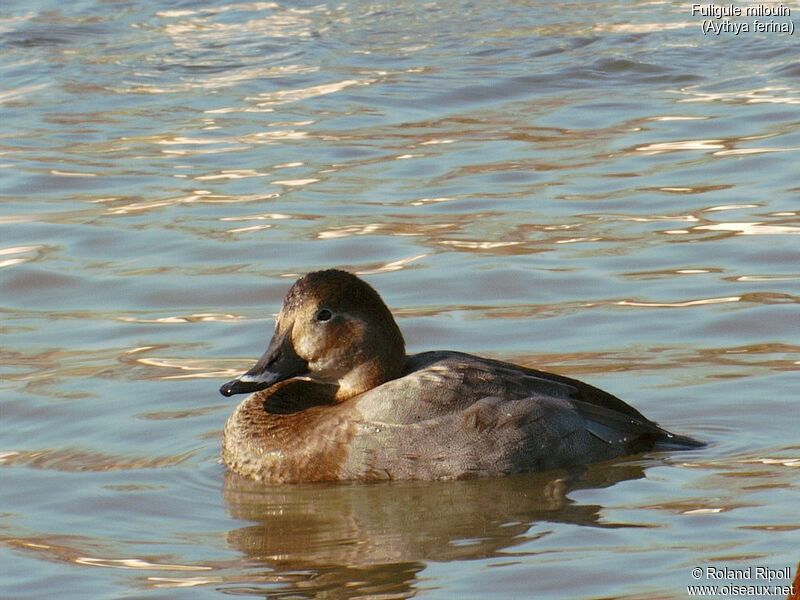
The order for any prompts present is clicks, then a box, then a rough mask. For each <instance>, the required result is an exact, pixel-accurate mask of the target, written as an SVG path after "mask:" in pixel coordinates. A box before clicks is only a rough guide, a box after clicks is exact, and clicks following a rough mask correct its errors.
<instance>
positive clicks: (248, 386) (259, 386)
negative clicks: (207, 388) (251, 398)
mask: <svg viewBox="0 0 800 600" xmlns="http://www.w3.org/2000/svg"><path fill="white" fill-rule="evenodd" d="M270 385H271V382H268V381H242V380H241V379H234V380H233V381H229V382H228V383H224V384H222V387H221V388H219V393H220V394H222V395H223V396H225V397H230V396H233V395H234V394H252V393H253V392H257V391H258V390H263V389H264V388H266V387H269V386H270Z"/></svg>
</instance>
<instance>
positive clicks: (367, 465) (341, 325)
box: [220, 269, 703, 484]
mask: <svg viewBox="0 0 800 600" xmlns="http://www.w3.org/2000/svg"><path fill="white" fill-rule="evenodd" d="M220 392H221V393H222V394H223V395H224V396H226V397H229V396H233V395H234V394H249V395H248V396H247V397H246V398H245V399H244V400H243V401H242V402H241V403H240V404H239V405H238V406H237V407H236V409H235V410H234V411H233V413H232V414H231V416H230V417H229V418H228V420H227V423H226V424H225V427H224V430H223V434H222V459H223V462H224V463H225V464H226V465H227V467H228V468H229V469H230V470H231V471H233V472H235V473H237V474H239V475H241V476H244V477H246V478H250V479H254V480H257V481H260V482H264V483H268V484H273V483H307V482H323V481H381V480H408V479H418V480H453V479H467V478H475V477H496V476H502V475H508V474H512V473H525V472H539V471H558V470H567V471H574V470H576V469H580V468H584V467H585V466H586V465H588V464H590V463H595V462H600V461H608V460H612V459H616V458H619V457H623V456H627V455H631V454H639V453H642V452H648V451H661V450H690V449H694V448H698V447H701V446H703V443H702V442H699V441H697V440H695V439H693V438H691V437H688V436H682V435H678V434H674V433H670V432H669V431H667V430H665V429H662V428H661V427H660V426H659V425H657V424H656V423H654V422H653V421H651V420H649V419H647V418H646V417H645V416H644V415H642V413H640V412H639V411H638V410H636V409H635V408H633V407H632V406H630V405H628V404H626V403H625V402H624V401H622V400H620V399H619V398H617V397H616V396H614V395H612V394H610V393H608V392H605V391H603V390H600V389H598V388H596V387H593V386H591V385H589V384H587V383H583V382H581V381H578V380H576V379H572V378H569V377H565V376H563V375H557V374H554V373H548V372H545V371H539V370H536V369H532V368H528V367H524V366H519V365H516V364H512V363H509V362H503V361H499V360H494V359H490V358H483V357H480V356H476V355H472V354H466V353H462V352H456V351H447V350H434V351H427V352H421V353H418V354H411V355H409V354H406V349H405V341H404V339H403V335H402V333H401V331H400V328H399V327H398V326H397V323H396V322H395V319H394V317H393V316H392V313H391V311H390V310H389V308H388V307H387V306H386V304H385V303H384V301H383V300H382V299H381V297H380V295H379V294H378V292H377V291H375V289H374V288H373V287H372V286H370V285H369V284H368V283H367V282H365V281H364V280H363V279H361V278H359V277H358V276H356V275H354V274H352V273H349V272H347V271H343V270H338V269H329V270H320V271H314V272H311V273H308V274H306V275H305V276H303V277H301V278H300V279H298V280H297V281H296V282H295V283H294V284H293V285H292V286H291V287H290V288H289V290H288V292H287V293H286V297H285V298H284V300H283V306H282V307H281V309H280V312H279V313H278V315H277V318H276V322H275V331H274V334H273V336H272V339H271V341H270V342H269V345H268V347H267V350H266V352H264V354H263V356H261V358H259V359H258V361H257V362H256V363H255V365H254V366H253V367H252V368H251V369H249V370H248V371H246V372H245V373H244V374H242V375H241V376H239V377H237V378H236V379H234V380H232V381H229V382H227V383H225V384H224V385H223V386H222V387H221V388H220Z"/></svg>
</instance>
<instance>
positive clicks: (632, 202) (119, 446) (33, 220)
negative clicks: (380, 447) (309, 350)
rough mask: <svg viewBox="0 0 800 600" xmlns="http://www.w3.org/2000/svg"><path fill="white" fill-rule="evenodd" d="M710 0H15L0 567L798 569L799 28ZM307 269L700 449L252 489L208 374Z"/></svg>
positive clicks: (457, 344) (19, 588) (536, 585)
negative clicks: (783, 29)
mask: <svg viewBox="0 0 800 600" xmlns="http://www.w3.org/2000/svg"><path fill="white" fill-rule="evenodd" d="M741 6H746V5H744V4H742V5H741ZM770 6H778V5H777V4H775V3H773V4H770ZM785 6H790V7H791V10H792V15H791V16H790V17H782V18H776V19H773V20H775V21H779V22H785V23H789V22H792V21H794V23H795V24H797V23H800V21H798V19H799V18H800V6H797V4H796V3H787V4H786V5H785ZM762 20H764V19H762ZM702 21H703V18H702V17H700V16H692V15H691V12H690V6H689V5H688V4H686V3H681V2H656V3H645V2H631V3H614V2H606V1H602V0H596V1H587V2H580V3H557V4H554V3H552V2H500V3H496V2H494V3H471V2H462V1H455V2H447V3H445V2H410V1H409V2H400V3H392V2H386V3H383V4H381V3H366V2H359V1H355V0H354V1H346V2H337V3H324V2H318V3H306V2H297V3H290V4H280V3H271V2H254V3H228V2H225V1H222V0H220V1H217V2H214V1H212V0H209V1H208V2H199V1H197V0H185V1H182V2H169V3H167V2H162V3H155V2H151V3H143V2H126V1H122V0H120V1H115V2H108V1H105V2H104V1H98V0H94V1H92V0H86V1H82V2H71V3H70V2H55V1H54V0H40V1H38V2H21V1H14V0H6V1H5V2H3V4H2V7H0V32H2V38H1V41H0V43H2V46H1V50H2V53H1V54H0V81H2V89H1V90H0V102H2V104H1V105H0V115H2V119H0V167H1V168H0V189H2V196H3V200H2V216H1V217H0V224H2V227H0V267H2V268H0V285H2V301H1V302H0V310H2V314H3V325H2V327H3V334H4V336H3V342H2V357H3V358H2V384H1V385H2V390H3V399H2V405H1V406H2V424H3V426H2V428H0V465H1V466H2V468H0V482H2V485H0V541H1V542H2V543H0V565H2V566H1V567H0V595H2V596H3V597H4V598H46V597H55V596H58V597H59V598H65V599H68V598H81V599H83V598H111V597H127V598H212V597H214V598H216V597H221V596H223V595H238V596H252V597H270V598H311V597H330V598H356V597H358V598H366V597H372V598H399V597H409V596H415V595H416V596H419V597H425V598H453V597H459V598H463V597H474V598H487V597H492V598H517V597H536V598H627V599H633V598H648V599H652V598H670V599H672V598H685V597H686V595H687V590H686V586H687V585H691V584H696V583H700V584H705V583H711V584H714V583H718V584H719V585H724V584H726V583H727V584H730V583H734V582H733V581H731V580H730V579H728V580H725V579H723V580H721V581H714V580H708V579H707V578H706V577H705V575H703V576H702V577H701V578H700V579H693V578H692V575H691V570H692V568H693V567H697V566H700V567H703V568H705V567H707V566H714V567H720V568H721V567H726V566H727V567H731V568H745V567H748V566H753V567H755V566H757V565H768V566H771V567H775V568H783V567H787V566H791V567H792V574H794V573H795V568H796V564H797V560H798V559H799V558H800V555H798V548H800V545H799V544H798V539H799V536H800V531H799V530H800V516H798V511H797V506H800V503H799V502H798V501H799V500H800V492H798V488H800V480H799V479H798V473H800V471H798V468H800V439H799V438H798V435H797V416H796V415H797V400H798V389H799V386H798V384H799V383H800V378H798V368H799V367H798V366H799V365H800V318H798V306H797V304H798V301H800V268H799V267H798V265H800V252H799V250H800V246H799V245H798V242H799V241H800V238H798V237H797V236H798V234H800V218H798V217H799V216H800V213H798V209H800V202H798V200H799V199H800V186H799V185H798V181H800V178H798V172H800V169H798V163H800V62H798V56H800V53H798V50H800V45H799V44H798V35H800V34H794V35H790V34H779V33H756V32H750V33H741V34H740V35H733V34H720V35H719V36H715V35H703V32H702V30H701V26H702ZM738 21H740V22H743V21H747V22H752V21H753V19H752V18H748V19H745V18H740V19H738ZM332 266H337V267H342V268H347V269H350V270H353V271H357V272H359V273H362V274H363V275H364V277H365V278H366V279H367V280H368V281H369V282H371V283H372V284H373V285H375V286H376V287H377V288H378V289H379V291H380V292H381V293H382V295H383V296H384V298H385V299H386V301H387V303H388V304H389V305H390V306H391V307H392V308H393V309H394V311H395V313H396V314H397V315H398V320H399V323H400V326H401V328H402V329H403V331H404V333H405V335H406V340H407V342H408V346H409V349H410V350H411V351H421V350H425V349H434V348H449V349H454V350H463V351H468V352H477V353H480V354H483V355H486V356H491V357H499V358H502V359H508V360H513V361H516V362H519V363H523V364H526V365H531V366H537V367H540V368H544V369H550V370H553V371H557V372H560V373H564V374H568V375H571V376H575V377H579V378H581V379H584V380H587V381H589V382H591V383H593V384H595V385H598V386H600V387H603V388H604V389H607V390H609V391H611V392H613V393H615V394H617V395H619V396H621V397H622V398H624V399H626V400H627V401H628V402H630V403H631V404H633V405H634V406H636V407H637V408H638V409H640V410H642V411H643V412H644V413H645V414H646V415H648V416H649V417H651V418H653V419H655V420H657V421H659V422H660V423H662V424H663V425H664V426H666V427H668V428H670V429H673V430H675V431H678V432H681V433H684V434H689V435H693V436H696V437H698V438H701V439H704V440H707V441H708V442H709V446H708V447H707V448H706V449H703V450H701V451H697V452H691V453H673V454H657V455H651V456H639V457H632V458H630V459H626V460H622V461H618V462H615V463H612V464H606V465H598V466H596V467H594V468H593V469H591V470H590V471H589V473H587V474H586V475H585V477H584V478H583V480H582V481H581V482H580V483H579V484H577V485H575V486H568V487H566V488H565V486H564V485H563V484H560V483H559V482H558V481H557V480H556V475H553V474H543V475H527V476H519V477H509V478H505V479H499V480H485V481H466V482H452V483H422V482H408V483H387V484H381V485H358V484H346V485H308V486H277V487H264V486H254V485H252V484H249V483H248V482H246V481H241V480H239V479H238V478H236V477H233V476H231V475H229V474H227V473H226V472H225V469H224V468H223V466H222V465H221V464H220V462H219V459H218V452H219V435H220V431H221V428H222V425H223V423H224V421H225V419H226V417H227V415H228V414H229V413H230V412H231V410H232V409H233V406H234V405H233V404H232V403H231V402H230V401H228V400H226V399H224V398H222V397H221V396H219V395H218V393H217V391H216V390H217V388H218V386H219V384H221V383H222V382H223V381H225V380H227V379H230V378H231V377H232V376H233V375H235V374H238V373H239V372H241V371H242V370H244V369H245V368H247V367H248V366H249V365H250V364H251V363H252V360H253V359H254V358H255V357H256V356H257V355H258V354H259V353H260V351H261V350H262V349H263V345H264V343H265V342H266V339H267V338H268V337H269V335H270V331H271V327H272V316H273V314H274V313H275V312H276V311H277V310H278V307H279V304H280V301H281V298H282V296H283V294H284V292H285V290H286V289H287V287H288V285H289V284H290V283H291V281H292V280H293V279H294V277H295V276H296V274H299V273H303V272H306V271H309V270H312V269H316V268H321V267H332ZM735 583H749V584H753V585H755V584H759V583H765V582H763V581H756V580H754V579H753V580H751V581H746V582H735ZM772 583H774V584H783V585H788V583H789V582H788V580H786V579H781V580H778V581H774V582H772ZM784 596H785V594H784ZM758 597H763V596H758ZM772 597H783V596H781V595H773V596H772Z"/></svg>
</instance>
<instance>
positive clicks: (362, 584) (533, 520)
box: [223, 461, 644, 598]
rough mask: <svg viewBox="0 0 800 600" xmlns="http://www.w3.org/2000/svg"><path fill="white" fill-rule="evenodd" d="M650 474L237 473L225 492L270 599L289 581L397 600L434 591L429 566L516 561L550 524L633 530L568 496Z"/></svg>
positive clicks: (291, 585)
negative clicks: (289, 476)
mask: <svg viewBox="0 0 800 600" xmlns="http://www.w3.org/2000/svg"><path fill="white" fill-rule="evenodd" d="M643 476H644V468H643V467H642V466H641V465H639V464H631V463H630V462H628V463H626V462H624V461H619V462H616V463H605V464H601V465H594V466H592V467H590V468H589V469H587V470H586V471H584V472H582V473H581V474H579V475H571V476H567V475H566V474H563V473H561V474H553V473H545V474H535V473H534V474H526V475H514V476H509V477H504V478H492V479H478V480H468V481H452V482H417V481H401V482H386V483H376V484H331V485H324V484H313V485H275V486H267V485H264V484H259V483H256V482H253V481H251V480H249V479H244V478H242V477H239V476H238V475H236V474H234V473H227V474H226V477H225V482H224V487H223V494H224V497H225V502H226V504H227V507H228V510H229V512H230V514H231V516H232V517H234V518H236V519H241V520H246V521H251V522H252V524H250V525H247V526H245V527H242V528H240V529H235V530H232V531H230V532H229V534H228V542H229V544H230V545H231V546H233V547H235V548H236V549H237V550H239V551H240V552H242V553H244V554H245V555H246V557H247V558H248V559H249V560H252V561H254V562H257V563H261V564H264V565H265V566H266V567H268V568H269V570H270V574H269V576H268V577H267V579H268V580H270V581H271V582H272V583H271V584H270V587H269V589H266V588H265V589H264V594H265V596H267V595H268V596H270V597H272V596H273V595H274V594H275V592H276V589H275V587H274V586H275V583H276V582H281V583H282V584H283V585H285V586H286V591H289V589H291V590H293V591H294V593H300V594H301V595H302V594H303V593H305V592H311V593H317V592H321V591H322V590H329V591H334V590H338V591H337V592H334V593H338V594H343V595H341V596H337V597H350V596H353V595H355V596H359V595H363V594H367V595H371V594H375V595H382V594H389V595H390V596H389V597H393V598H394V597H405V596H411V595H414V594H415V593H417V592H418V591H419V589H418V586H421V587H425V584H424V582H420V579H419V577H418V573H419V572H420V571H421V570H423V569H424V567H425V562H426V561H435V562H447V561H453V560H459V561H463V560H469V559H477V558H487V557H492V556H496V555H499V554H500V553H502V555H503V556H509V555H513V554H514V550H513V548H514V547H515V546H518V545H520V544H522V543H525V542H530V541H531V540H535V539H537V538H539V537H542V536H545V535H547V533H548V531H547V529H546V528H541V527H540V528H538V529H539V531H536V529H537V528H536V527H534V525H536V524H537V523H540V522H560V523H573V524H578V525H586V526H594V527H625V526H626V525H624V524H614V523H607V522H601V521H600V513H601V508H602V507H601V506H598V505H587V504H577V503H576V502H574V501H573V500H570V499H569V498H568V497H567V494H568V493H569V492H570V491H574V490H577V489H587V488H602V487H608V486H611V485H614V484H616V483H618V482H620V481H627V480H633V479H639V478H641V477H643ZM249 590H250V593H252V592H253V589H252V588H249Z"/></svg>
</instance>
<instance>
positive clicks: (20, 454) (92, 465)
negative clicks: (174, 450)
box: [0, 448, 196, 472]
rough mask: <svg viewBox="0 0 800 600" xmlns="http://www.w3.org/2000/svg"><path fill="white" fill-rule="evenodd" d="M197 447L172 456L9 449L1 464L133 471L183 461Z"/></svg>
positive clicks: (74, 470)
mask: <svg viewBox="0 0 800 600" xmlns="http://www.w3.org/2000/svg"><path fill="white" fill-rule="evenodd" d="M195 454H196V451H194V450H192V451H189V452H183V453H180V454H175V455H172V456H141V457H136V456H131V455H125V456H116V455H113V454H108V453H105V452H93V451H89V450H81V449H79V448H46V449H41V450H5V451H3V452H0V466H4V467H9V466H25V467H28V468H33V469H46V470H55V471H63V472H83V471H131V470H139V469H161V468H166V467H173V466H175V465H179V464H181V463H183V462H185V461H187V460H189V459H190V458H192V457H193V456H195Z"/></svg>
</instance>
